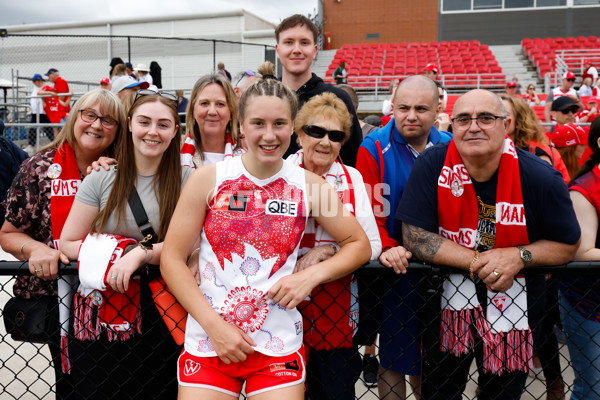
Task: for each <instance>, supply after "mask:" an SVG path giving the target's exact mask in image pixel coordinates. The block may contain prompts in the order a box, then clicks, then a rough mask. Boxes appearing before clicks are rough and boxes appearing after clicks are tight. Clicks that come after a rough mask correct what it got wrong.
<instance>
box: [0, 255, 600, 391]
mask: <svg viewBox="0 0 600 400" xmlns="http://www.w3.org/2000/svg"><path fill="white" fill-rule="evenodd" d="M597 264H598V263H570V264H568V265H565V266H557V267H536V268H530V269H527V270H524V271H525V276H524V277H523V278H522V279H517V280H515V283H514V287H515V289H516V290H515V292H514V293H516V295H512V296H511V295H509V296H504V295H503V294H496V295H495V296H492V297H489V294H488V292H486V290H485V287H484V285H483V284H482V283H477V279H476V278H475V287H476V292H477V293H478V294H479V296H477V297H478V298H479V300H480V303H481V308H482V310H480V311H482V312H478V309H477V307H475V308H470V309H468V310H466V309H462V310H461V308H460V307H459V306H458V304H460V302H455V301H454V300H452V298H453V297H454V296H456V297H461V296H462V295H466V291H467V289H465V288H464V287H463V284H462V283H463V282H472V281H471V279H469V278H468V276H467V275H464V274H461V275H460V277H459V278H458V280H456V278H453V279H449V276H450V275H449V273H450V272H455V271H454V270H451V269H449V268H444V267H436V266H430V265H426V264H421V263H411V265H410V267H409V273H408V274H407V275H401V276H398V275H395V274H394V273H393V272H392V271H391V270H389V269H385V268H383V267H382V266H381V265H380V264H379V263H374V262H372V263H370V264H367V265H366V266H364V267H363V268H361V269H359V270H358V271H357V272H356V274H355V276H356V278H357V283H358V285H356V286H355V285H354V282H353V284H352V285H348V287H352V288H354V289H356V288H357V289H358V298H359V302H358V304H359V309H360V310H359V311H360V312H359V318H358V321H359V322H358V325H355V324H354V323H355V322H356V321H355V319H354V317H355V316H356V314H355V313H354V312H350V311H349V310H350V309H351V310H355V308H356V307H355V305H356V304H354V305H353V306H351V307H350V309H349V310H346V308H347V304H345V303H344V302H345V301H346V300H344V293H338V294H335V295H334V294H332V293H327V296H329V298H330V300H329V302H328V303H327V301H326V302H325V303H323V302H322V299H321V301H320V302H319V303H318V304H320V305H322V304H327V305H326V307H325V308H324V310H322V311H323V312H322V313H319V312H316V313H315V312H313V313H310V314H308V313H307V311H306V309H305V310H303V314H304V317H305V339H307V338H308V337H309V333H310V331H311V330H319V329H321V334H322V336H321V337H320V338H319V339H318V340H316V341H315V340H314V339H315V337H316V336H314V335H313V336H312V339H310V340H311V343H310V346H307V347H311V348H312V349H313V350H312V351H311V350H310V349H307V353H308V355H307V359H308V367H307V386H308V391H309V394H310V393H311V392H312V393H314V394H313V398H329V399H333V398H340V399H347V398H349V397H348V393H352V392H354V397H355V398H357V399H377V398H380V396H381V398H386V399H389V398H394V399H395V398H404V396H406V398H408V399H415V398H419V397H418V396H417V393H418V392H419V391H420V392H421V393H420V398H421V399H476V398H478V399H511V398H514V399H519V398H521V399H561V398H565V394H566V396H567V398H568V396H569V393H570V391H571V390H572V388H573V387H574V386H573V385H574V375H573V370H572V365H577V369H578V370H579V371H580V373H581V371H585V370H588V371H587V372H586V375H583V377H582V376H580V377H579V379H580V381H579V382H578V386H579V387H585V388H587V389H586V390H588V392H587V393H585V394H584V395H583V397H579V398H586V399H591V398H597V397H598V396H599V395H600V394H599V393H595V392H593V389H592V388H590V387H589V386H593V385H595V386H596V388H597V387H598V378H597V377H598V375H599V374H600V372H599V371H596V370H595V366H597V364H598V360H596V357H597V356H598V355H599V354H600V350H598V349H600V343H597V342H595V340H597V337H595V336H594V334H596V335H597V333H590V332H587V331H585V330H584V329H585V327H586V326H585V325H586V323H587V322H585V321H587V320H585V319H584V318H583V317H581V318H579V320H581V321H584V322H579V323H580V324H581V326H578V325H577V323H578V322H573V318H570V317H573V314H576V313H578V312H579V311H575V310H574V309H572V306H570V305H569V304H567V303H565V302H564V301H563V300H564V299H563V298H561V299H560V302H559V300H558V293H559V285H564V284H565V282H567V278H569V279H571V280H572V278H573V277H574V276H579V277H582V278H583V279H584V280H586V281H587V283H588V285H589V284H590V283H593V282H595V283H594V284H591V285H589V286H591V287H595V288H597V287H598V284H599V283H600V276H599V274H598V273H594V269H595V268H597V267H598V266H599V265H597ZM76 273H77V266H76V263H72V264H71V265H70V266H63V267H61V271H60V274H61V275H62V276H70V275H75V274H76ZM27 274H29V272H28V265H27V263H21V262H9V261H4V262H0V276H2V280H1V282H2V284H1V290H0V304H1V305H2V307H3V308H4V304H5V303H6V301H7V300H8V299H9V298H10V297H12V282H13V280H14V279H15V278H14V277H13V275H17V276H23V275H27ZM550 274H551V275H550ZM59 279H63V278H59ZM145 283H147V280H146V281H145V280H144V279H143V278H142V293H141V304H142V306H144V307H146V308H147V309H145V310H143V311H142V314H143V315H146V313H147V312H148V311H150V310H155V306H154V304H153V302H152V300H151V299H150V297H148V296H149V295H148V293H145V292H144V290H147V289H143V287H144V284H145ZM525 284H526V288H527V289H526V290H522V287H525ZM521 285H523V286H521ZM449 289H450V290H449ZM349 291H353V290H349ZM560 292H561V296H562V295H563V292H565V286H561V289H560ZM509 294H510V293H509ZM313 295H314V293H313ZM580 295H582V296H585V295H586V294H585V293H580ZM313 298H315V296H313ZM325 298H327V297H325ZM149 299H150V300H149ZM486 299H489V300H486ZM315 303H317V301H315ZM559 303H560V307H559ZM448 305H452V306H453V308H452V307H448ZM591 306H592V308H594V309H595V310H596V312H597V309H598V304H593V305H591ZM565 307H566V308H565ZM148 308H149V309H148ZM301 308H302V307H301ZM449 308H452V310H453V311H452V312H453V313H454V314H452V312H450V313H449V311H448V310H449ZM335 309H341V310H346V312H342V313H339V312H337V311H336V310H335ZM575 309H577V307H575ZM494 310H502V315H503V316H504V317H505V318H504V319H505V320H504V321H500V322H502V323H500V324H499V323H498V322H499V321H498V320H496V321H495V322H492V321H493V319H494V313H493V311H494ZM559 310H560V311H559ZM317 311H318V310H317ZM560 313H563V321H565V318H564V317H565V316H568V317H569V318H567V319H566V320H568V322H567V321H565V323H566V324H568V325H566V326H564V327H563V325H562V323H561V318H560V315H559V314H560ZM71 315H73V313H72V314H71ZM317 315H318V318H324V319H327V320H328V321H327V323H325V324H319V322H318V319H317V320H315V316H317ZM336 315H337V316H336ZM457 316H458V317H457ZM154 318H155V319H156V317H154ZM311 318H312V319H311ZM452 318H454V319H452ZM151 319H152V317H151ZM575 320H576V321H577V318H575ZM157 321H160V319H157V320H155V321H153V322H154V323H153V324H152V325H150V326H148V325H147V324H145V325H144V326H143V329H144V330H143V333H144V335H149V336H151V337H152V340H153V341H154V343H153V344H152V348H153V349H152V350H151V353H152V354H148V353H145V351H146V350H147V349H146V350H141V349H144V347H143V346H142V347H139V348H136V347H135V346H136V345H138V346H139V344H132V345H131V346H133V347H131V348H130V347H127V346H125V347H123V349H124V351H129V352H130V353H131V354H134V355H135V357H133V364H134V365H135V366H136V368H143V367H144V366H145V365H146V364H148V363H150V364H151V363H152V362H153V361H152V360H151V359H152V358H153V357H152V356H153V355H156V354H161V352H164V349H165V348H166V349H168V351H170V352H171V353H170V354H165V355H164V357H165V362H164V364H165V365H169V367H168V368H164V369H162V370H160V371H151V372H150V373H149V375H147V376H145V379H144V381H143V382H132V381H131V380H128V379H127V377H125V376H123V375H122V374H121V373H117V372H115V371H122V369H119V368H121V367H122V365H119V363H120V362H121V363H125V362H132V361H131V360H130V358H131V357H127V356H126V355H125V354H124V355H123V356H122V359H121V360H102V354H96V353H94V349H93V347H94V345H93V343H94V342H93V341H85V340H82V341H79V340H76V339H73V338H72V337H71V338H70V339H69V340H70V343H76V345H77V347H78V349H77V350H75V351H73V350H72V349H70V350H69V352H70V357H71V358H73V357H77V354H83V355H85V356H86V357H90V358H91V360H90V361H89V362H88V364H90V368H91V367H92V366H93V367H94V368H95V369H93V370H90V371H87V372H88V373H92V374H97V375H100V374H104V376H105V377H106V382H105V383H104V384H103V385H102V387H103V388H102V390H103V392H106V391H107V390H112V391H116V390H119V388H122V387H130V388H134V392H135V393H136V394H137V395H139V396H141V398H145V399H148V398H156V399H167V398H175V397H174V396H175V395H174V393H175V392H174V390H176V375H175V359H176V355H177V354H178V351H180V349H181V347H179V346H176V345H175V344H174V342H173V339H172V338H171V336H170V335H169V333H168V331H167V330H166V328H165V325H164V324H162V323H160V322H157ZM592 322H594V321H592ZM348 323H350V324H351V326H352V333H351V334H353V335H354V336H353V337H354V345H352V344H348V343H347V342H344V340H343V338H340V337H339V335H338V333H339V332H343V331H344V329H345V328H344V326H345V325H346V324H348ZM326 326H330V328H329V330H328V331H325V332H323V331H322V330H323V329H324V328H323V327H326ZM490 326H493V329H491V328H490ZM72 329H73V321H72V320H71V330H72ZM459 332H462V333H459ZM0 334H1V341H0V359H1V360H2V364H1V366H0V388H1V389H2V393H3V395H2V398H14V399H54V398H55V393H56V390H57V389H56V387H57V386H56V385H55V375H54V374H55V373H54V367H53V365H54V364H53V360H52V358H53V357H52V355H51V352H50V351H49V350H48V346H46V345H39V344H32V343H26V342H19V341H14V340H12V339H11V336H10V335H9V334H7V333H6V331H5V329H4V327H2V328H0ZM452 335H455V336H454V337H452ZM565 336H567V337H565ZM576 336H577V337H576ZM582 336H583V339H582ZM567 342H568V343H569V349H567V346H566V345H565V343H567ZM125 343H127V341H126V342H125ZM323 344H325V346H323ZM369 344H373V345H374V348H375V352H374V355H375V358H370V357H366V356H364V357H363V353H364V351H365V349H366V347H364V346H365V345H369ZM88 346H89V348H87V347H88ZM590 348H591V349H592V350H589V349H590ZM415 349H416V351H415ZM594 349H595V351H594ZM569 350H570V351H571V356H570V353H569ZM54 356H55V361H54V362H55V363H56V362H57V363H59V365H60V362H61V361H60V356H59V357H57V358H56V354H54ZM361 357H362V358H363V361H362V362H361V361H360V359H361ZM367 360H369V362H367ZM376 360H378V361H376ZM373 362H374V363H375V364H377V363H378V362H380V363H381V366H382V367H384V368H386V370H385V372H384V374H383V375H381V376H379V382H378V384H377V383H375V382H373V381H372V380H373V378H372V377H370V378H369V377H367V374H368V373H369V369H370V372H372V371H373ZM111 363H112V364H111ZM99 366H100V367H99ZM98 368H102V369H103V370H98ZM153 368H154V367H153ZM374 368H375V370H377V365H375V367H374ZM381 371H382V370H381V369H380V370H379V372H381ZM390 371H395V373H390ZM403 371H404V372H406V373H407V374H415V375H420V379H421V384H420V386H414V387H412V386H411V384H410V383H409V380H408V379H407V378H405V377H404V376H403V375H401V374H399V372H403ZM594 375H595V376H596V378H595V379H596V380H595V381H593V382H582V380H583V381H586V380H589V379H592V378H590V377H591V376H594ZM76 378H77V379H82V378H81V377H76ZM69 379H71V378H69ZM83 382H85V380H84V381H83ZM152 382H154V383H160V384H159V386H158V387H157V386H156V385H154V386H152V385H150V384H149V383H152ZM410 382H413V383H414V382H418V381H415V380H414V379H412V378H411V380H410ZM70 384H71V385H74V388H73V389H72V390H76V391H79V392H80V393H81V391H84V392H85V391H86V390H88V389H90V387H89V385H82V384H73V383H72V381H71V383H70ZM586 385H587V386H586ZM107 388H111V389H107ZM61 390H65V389H64V386H63V387H62V389H61ZM63 393H64V392H63ZM88 394H91V393H90V392H88ZM132 396H134V395H132ZM322 396H326V397H322ZM336 396H339V397H336ZM384 396H388V397H384ZM580 396H581V395H580ZM131 398H133V397H131Z"/></svg>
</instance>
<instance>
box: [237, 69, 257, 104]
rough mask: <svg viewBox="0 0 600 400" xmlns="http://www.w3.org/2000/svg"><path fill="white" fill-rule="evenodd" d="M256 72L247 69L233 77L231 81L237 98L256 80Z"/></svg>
mask: <svg viewBox="0 0 600 400" xmlns="http://www.w3.org/2000/svg"><path fill="white" fill-rule="evenodd" d="M256 78H257V76H256V72H254V71H252V70H249V69H247V70H246V71H243V72H240V73H239V74H237V75H236V76H235V77H234V78H233V82H234V84H235V86H234V87H233V91H234V92H235V96H236V97H237V99H238V100H239V99H240V97H242V93H244V90H246V89H247V88H248V87H249V86H250V85H252V84H253V83H254V81H256Z"/></svg>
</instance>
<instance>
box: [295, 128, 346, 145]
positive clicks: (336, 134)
mask: <svg viewBox="0 0 600 400" xmlns="http://www.w3.org/2000/svg"><path fill="white" fill-rule="evenodd" d="M302 130H303V131H304V133H306V134H307V135H308V136H310V137H314V138H315V139H323V138H324V137H325V135H327V136H328V137H329V140H331V141H332V142H341V141H343V140H344V139H345V138H346V132H344V131H338V130H335V129H334V130H329V129H325V128H321V127H320V126H318V125H304V126H303V127H302Z"/></svg>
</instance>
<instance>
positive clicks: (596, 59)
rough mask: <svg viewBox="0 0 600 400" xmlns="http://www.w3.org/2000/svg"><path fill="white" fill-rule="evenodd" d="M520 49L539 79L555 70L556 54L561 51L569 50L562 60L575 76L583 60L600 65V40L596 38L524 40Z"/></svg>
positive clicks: (579, 71) (578, 72)
mask: <svg viewBox="0 0 600 400" xmlns="http://www.w3.org/2000/svg"><path fill="white" fill-rule="evenodd" d="M521 47H522V48H523V53H524V54H525V55H526V56H527V57H529V59H530V60H531V62H533V64H534V65H535V67H536V68H537V70H538V73H539V74H540V77H541V78H543V77H544V76H545V75H546V74H547V73H548V72H553V71H554V70H555V67H556V53H557V52H560V51H561V50H571V51H567V52H565V53H564V54H563V55H562V58H563V60H564V61H565V63H566V64H567V68H568V69H569V71H571V72H574V73H575V74H581V67H582V62H583V60H584V59H591V60H592V62H593V63H594V64H595V65H600V39H599V38H598V37H596V36H589V37H585V36H577V37H566V38H563V37H556V38H535V39H533V38H525V39H523V40H522V41H521ZM577 50H579V51H577ZM559 54H560V53H559Z"/></svg>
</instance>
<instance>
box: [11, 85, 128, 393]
mask: <svg viewBox="0 0 600 400" xmlns="http://www.w3.org/2000/svg"><path fill="white" fill-rule="evenodd" d="M125 126H126V116H125V111H124V109H123V106H122V105H121V102H120V100H119V99H118V97H117V96H116V95H115V94H113V93H111V92H110V91H107V90H103V89H96V90H92V91H90V92H88V93H86V94H85V95H83V96H82V97H81V98H80V99H79V100H78V101H77V102H76V103H75V105H74V106H73V109H72V110H71V112H70V113H69V116H68V118H67V121H66V123H65V125H64V127H63V128H62V129H61V131H60V133H59V134H58V136H57V137H56V139H55V140H54V141H53V142H52V143H51V144H49V145H47V146H46V147H44V148H42V149H41V150H40V151H39V152H38V153H37V154H35V155H34V156H32V157H31V158H29V159H27V160H25V161H24V162H23V164H22V165H21V169H20V170H19V173H18V174H17V176H16V177H15V180H14V181H13V185H12V187H11V188H10V190H9V192H8V195H7V201H6V221H5V222H4V225H3V226H2V229H1V231H0V245H1V246H2V249H3V250H4V251H7V252H9V253H11V254H12V255H14V256H15V257H17V258H18V259H19V260H23V261H29V270H30V272H31V275H21V276H18V277H17V278H16V280H15V284H14V287H13V291H14V294H15V296H18V297H21V298H24V299H29V298H38V297H41V296H50V297H52V298H53V300H52V301H53V302H55V304H56V306H55V307H53V308H52V315H50V316H49V318H50V319H56V320H58V318H59V316H58V314H59V310H58V308H59V307H58V304H59V301H58V295H59V293H58V290H59V289H58V288H59V287H60V288H61V293H60V294H61V298H60V302H61V304H66V303H68V302H69V299H68V298H67V297H66V296H64V295H63V293H65V292H67V293H68V289H67V288H68V284H66V285H63V283H65V280H64V279H66V278H61V279H60V280H58V284H57V275H58V263H59V262H63V263H68V262H69V259H68V257H67V256H66V255H65V253H64V252H63V249H62V246H61V247H60V249H59V238H60V235H61V231H62V228H63V225H64V223H65V220H66V219H67V216H68V215H69V210H70V209H71V205H72V204H73V200H74V198H75V194H76V192H77V189H78V187H79V185H80V184H81V181H82V180H83V179H84V177H85V175H86V171H87V169H88V167H89V166H90V165H91V163H92V162H93V161H95V160H97V159H98V158H99V157H100V156H113V155H114V153H115V146H114V143H115V141H116V140H118V139H119V137H121V136H123V135H124V134H125ZM63 289H66V290H63ZM63 296H64V297H63ZM61 314H62V315H61V317H63V318H61V319H62V320H64V321H66V320H67V319H68V313H66V312H62V311H61ZM66 335H67V324H64V325H63V330H62V332H61V337H62V340H61V337H59V335H56V338H55V339H54V340H53V341H52V342H51V343H49V348H50V354H51V355H52V363H53V365H54V369H55V373H56V395H57V399H66V398H72V397H71V392H72V390H73V387H72V385H71V384H70V376H69V375H66V374H63V371H65V370H66V369H67V365H66V364H64V365H62V366H61V346H62V347H63V351H65V354H67V351H66V344H67V340H66V337H67V336H66Z"/></svg>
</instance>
